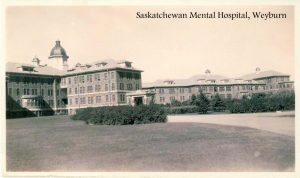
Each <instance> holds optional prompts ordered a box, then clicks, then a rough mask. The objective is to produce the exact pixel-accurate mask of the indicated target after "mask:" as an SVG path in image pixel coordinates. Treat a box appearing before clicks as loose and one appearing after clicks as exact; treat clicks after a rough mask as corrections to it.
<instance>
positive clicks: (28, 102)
mask: <svg viewBox="0 0 300 178" xmlns="http://www.w3.org/2000/svg"><path fill="white" fill-rule="evenodd" d="M17 103H18V104H19V105H22V106H23V107H47V106H50V107H52V106H54V100H47V102H46V101H44V100H39V99H23V100H22V103H21V102H20V100H17ZM56 105H57V107H58V106H63V105H64V104H63V102H62V101H61V100H57V101H56Z"/></svg>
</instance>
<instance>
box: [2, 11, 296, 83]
mask: <svg viewBox="0 0 300 178" xmlns="http://www.w3.org/2000/svg"><path fill="white" fill-rule="evenodd" d="M148 11H150V12H163V11H165V12H168V13H184V12H186V13H189V12H190V11H197V12H213V11H224V12H228V13H229V12H231V13H236V12H245V11H248V12H249V13H250V12H252V11H261V12H269V11H270V12H274V13H275V12H280V13H286V14H287V18H286V19H269V20H263V19H259V20H254V19H251V20H245V19H237V20H229V19H138V18H136V13H137V12H148ZM5 30H6V61H8V62H22V63H31V60H32V58H33V57H34V56H37V57H38V58H39V59H41V63H42V64H43V63H47V60H49V59H48V57H49V54H50V51H51V49H52V48H53V47H54V45H55V41H56V40H60V41H61V45H62V46H63V47H64V48H65V50H66V52H67V54H68V56H69V57H70V58H69V66H73V65H75V64H76V63H78V62H80V63H82V64H84V63H92V62H94V61H97V60H104V59H116V60H124V59H126V60H129V61H132V62H133V66H134V67H136V68H138V69H141V70H143V71H144V72H143V74H142V80H143V82H146V83H147V82H152V81H155V80H158V79H182V78H189V77H191V76H194V75H198V74H204V71H205V70H206V69H210V71H211V72H212V74H220V75H224V76H227V77H239V76H242V75H244V74H247V73H251V72H254V71H255V68H256V67H260V68H261V70H262V71H264V70H276V71H279V72H282V73H286V74H289V75H291V77H292V79H293V78H294V68H295V67H294V66H295V64H294V63H295V59H294V9H293V8H292V7H291V6H18V7H13V6H11V7H7V8H6V29H5Z"/></svg>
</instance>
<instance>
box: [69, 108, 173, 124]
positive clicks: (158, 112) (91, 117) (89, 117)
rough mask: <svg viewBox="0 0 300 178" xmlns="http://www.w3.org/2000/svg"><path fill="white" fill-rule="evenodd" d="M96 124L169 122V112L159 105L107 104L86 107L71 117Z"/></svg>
mask: <svg viewBox="0 0 300 178" xmlns="http://www.w3.org/2000/svg"><path fill="white" fill-rule="evenodd" d="M71 119H73V120H83V121H85V122H86V123H87V124H95V125H131V124H148V123H163V122H167V112H166V110H165V109H164V108H163V107H161V106H159V105H154V104H153V105H148V106H146V105H141V106H106V107H97V108H84V109H80V110H78V111H77V113H76V114H75V115H73V116H72V117H71Z"/></svg>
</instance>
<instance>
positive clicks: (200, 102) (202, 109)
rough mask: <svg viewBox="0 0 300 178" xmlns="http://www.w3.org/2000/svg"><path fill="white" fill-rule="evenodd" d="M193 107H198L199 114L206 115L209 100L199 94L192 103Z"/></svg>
mask: <svg viewBox="0 0 300 178" xmlns="http://www.w3.org/2000/svg"><path fill="white" fill-rule="evenodd" d="M194 102H195V105H196V106H197V107H198V112H199V113H201V114H206V113H207V111H208V109H209V100H208V98H207V97H206V96H205V95H204V94H203V93H202V92H200V94H199V95H198V96H197V97H196V100H195V101H194Z"/></svg>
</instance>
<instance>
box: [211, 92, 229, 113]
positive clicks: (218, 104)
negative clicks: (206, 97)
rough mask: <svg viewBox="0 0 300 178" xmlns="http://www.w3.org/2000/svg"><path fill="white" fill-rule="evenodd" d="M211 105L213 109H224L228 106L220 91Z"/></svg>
mask: <svg viewBox="0 0 300 178" xmlns="http://www.w3.org/2000/svg"><path fill="white" fill-rule="evenodd" d="M211 106H212V109H213V111H224V110H225V108H226V106H225V103H224V101H223V99H222V98H221V97H220V95H219V94H218V93H217V94H216V95H215V96H214V97H213V99H212V101H211Z"/></svg>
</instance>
